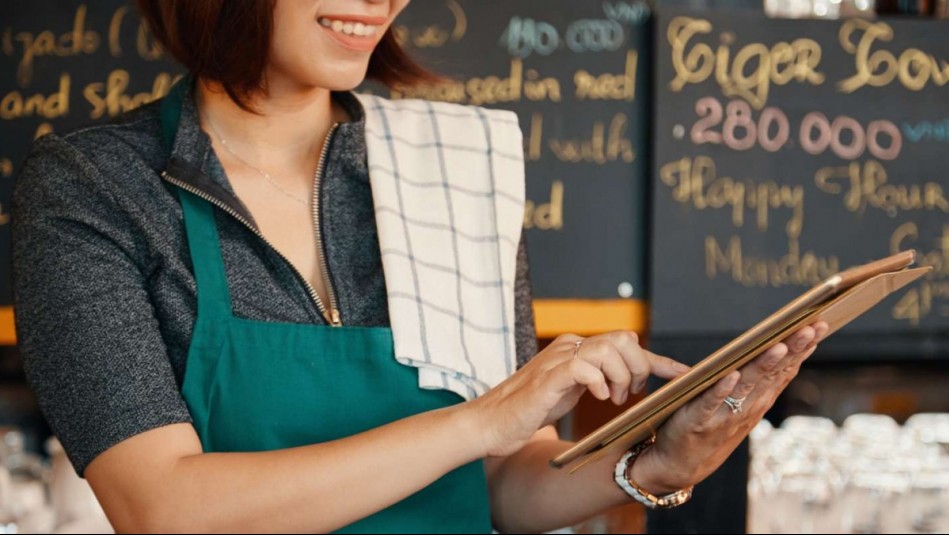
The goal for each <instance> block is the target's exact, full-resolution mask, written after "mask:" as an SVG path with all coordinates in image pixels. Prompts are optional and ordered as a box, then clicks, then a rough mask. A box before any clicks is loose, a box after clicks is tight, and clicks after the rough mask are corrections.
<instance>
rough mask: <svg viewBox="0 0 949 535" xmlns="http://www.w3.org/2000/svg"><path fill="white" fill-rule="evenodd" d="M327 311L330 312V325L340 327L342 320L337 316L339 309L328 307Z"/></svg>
mask: <svg viewBox="0 0 949 535" xmlns="http://www.w3.org/2000/svg"><path fill="white" fill-rule="evenodd" d="M329 313H330V325H332V326H333V327H342V326H343V321H342V320H341V319H340V318H339V310H336V309H335V308H330V310H329Z"/></svg>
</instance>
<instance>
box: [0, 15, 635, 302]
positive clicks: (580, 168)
mask: <svg viewBox="0 0 949 535" xmlns="http://www.w3.org/2000/svg"><path fill="white" fill-rule="evenodd" d="M649 17H650V12H649V10H648V8H647V7H646V4H645V3H640V2H627V1H606V2H572V1H567V0H561V1H557V2H543V3H538V2H532V1H527V0H517V1H510V2H504V3H490V4H489V3H485V2H478V1H474V0H416V1H415V2H412V3H411V4H410V5H409V7H408V8H407V9H406V11H405V12H404V13H403V14H402V15H401V16H400V18H399V19H398V20H397V21H396V25H395V32H396V34H397V36H398V37H399V39H400V40H401V41H402V42H403V43H404V45H405V46H406V47H407V48H408V49H409V51H410V52H411V53H412V54H414V55H415V56H417V57H419V58H420V59H421V60H422V63H423V64H424V65H426V66H428V67H430V68H431V69H433V70H434V71H436V72H437V73H439V74H442V75H444V76H446V78H447V80H448V81H447V82H446V83H445V84H441V85H438V86H434V87H428V88H424V89H415V90H408V89H404V88H403V89H401V90H396V91H391V90H388V89H385V88H381V87H379V86H371V85H370V86H367V87H366V88H364V89H365V90H370V91H372V92H375V93H377V94H381V95H383V96H386V97H391V98H409V97H414V98H428V99H435V100H444V101H450V102H457V103H462V104H472V105H479V106H487V107H497V108H505V109H510V110H513V111H515V112H517V114H518V116H519V118H520V122H521V127H522V130H523V133H524V147H523V150H524V155H525V160H526V166H527V199H528V200H527V207H526V211H525V215H524V224H525V227H526V228H527V235H528V238H527V239H528V242H529V249H530V255H531V260H532V262H531V264H532V280H533V283H534V290H535V295H536V297H539V298H578V297H582V298H617V297H620V298H642V297H643V296H644V294H645V289H646V288H645V282H644V272H645V266H644V262H645V260H644V256H645V255H644V227H645V221H646V216H645V212H644V209H645V206H644V205H645V195H646V194H645V191H646V190H645V183H646V175H647V161H648V158H647V148H646V141H645V140H646V124H647V119H648V107H647V102H648V96H649V95H648V83H647V76H648V69H649V62H648V58H649V39H648V34H647V31H646V30H647V22H648V19H649ZM0 32H2V33H0V72H3V73H5V75H4V76H3V77H0V124H2V131H0V307H2V306H6V305H9V304H10V303H11V302H12V295H11V290H10V260H9V259H10V230H9V229H10V227H9V222H10V221H9V219H10V215H9V203H10V193H11V190H12V187H13V178H14V176H15V175H16V173H17V171H18V169H19V166H20V164H21V162H22V160H23V158H24V157H25V156H26V154H27V152H28V151H29V147H30V144H31V142H32V140H33V139H34V138H35V137H37V136H39V135H42V134H43V133H46V132H50V131H57V132H63V131H68V130H71V129H73V128H76V127H78V126H81V125H85V124H91V123H95V122H102V121H107V120H109V119H110V118H112V117H114V116H116V115H118V114H120V113H122V112H124V111H126V110H128V109H131V108H133V107H135V106H138V105H141V104H142V103H144V102H148V101H150V100H152V99H155V98H158V97H160V96H162V95H163V94H164V93H165V92H166V91H167V89H168V87H169V86H170V85H171V84H172V83H173V81H174V80H175V77H176V76H177V75H178V74H179V73H180V72H181V68H180V66H176V65H174V64H173V63H171V62H170V61H168V60H167V58H166V57H165V55H164V54H163V52H162V50H161V49H160V48H159V47H158V46H157V44H156V42H155V41H154V38H153V37H152V36H151V35H150V34H149V32H148V31H147V30H146V29H145V27H144V26H143V24H142V23H141V21H140V20H139V17H138V15H137V12H136V9H135V8H134V6H133V5H132V4H131V3H129V2H126V1H120V0H108V1H106V0H103V1H101V2H95V3H80V2H71V1H63V0H60V1H53V0H38V1H37V2H29V3H24V2H12V3H8V4H5V5H4V7H3V19H2V23H0ZM518 149H520V148H518Z"/></svg>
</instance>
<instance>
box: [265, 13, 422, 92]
mask: <svg viewBox="0 0 949 535" xmlns="http://www.w3.org/2000/svg"><path fill="white" fill-rule="evenodd" d="M408 3H409V0H277V1H276V6H275V7H274V26H273V39H272V41H271V45H270V57H269V64H268V66H267V81H268V85H269V87H270V89H271V90H273V89H277V87H278V86H279V87H283V88H287V89H306V88H311V87H322V88H325V89H331V90H336V91H343V90H349V89H352V88H354V87H356V86H357V85H359V84H360V83H361V82H362V81H363V79H364V78H365V77H366V70H367V68H368V66H369V56H370V55H371V54H372V51H373V49H375V47H376V45H377V44H378V43H379V40H380V39H382V35H383V33H385V31H386V30H387V29H388V28H389V26H390V25H391V24H392V21H393V19H395V17H396V15H398V14H399V12H400V11H402V9H403V8H404V7H405V6H406V5H407V4H408Z"/></svg>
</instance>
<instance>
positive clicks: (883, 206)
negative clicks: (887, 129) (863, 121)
mask: <svg viewBox="0 0 949 535" xmlns="http://www.w3.org/2000/svg"><path fill="white" fill-rule="evenodd" d="M888 180H889V177H888V176H887V172H886V169H885V168H884V167H883V165H882V164H880V162H878V161H876V160H869V161H867V162H864V163H860V162H851V163H850V164H849V165H846V166H839V167H822V168H820V169H819V170H818V171H817V173H816V174H815V175H814V182H815V183H816V184H817V188H818V189H820V190H821V191H823V192H826V193H830V194H833V195H842V199H841V200H842V201H843V205H844V208H846V209H847V211H848V212H853V213H858V214H862V213H864V212H865V211H866V209H867V208H874V209H877V210H882V211H884V212H886V214H887V215H889V216H890V217H896V216H897V215H899V213H900V212H901V211H902V212H910V211H918V210H923V211H938V212H943V213H949V201H947V200H946V194H945V191H943V187H942V184H939V183H937V182H925V183H923V184H912V183H911V184H890V183H888V182H887V181H888ZM841 182H843V183H844V185H841ZM844 186H846V190H845V189H844Z"/></svg>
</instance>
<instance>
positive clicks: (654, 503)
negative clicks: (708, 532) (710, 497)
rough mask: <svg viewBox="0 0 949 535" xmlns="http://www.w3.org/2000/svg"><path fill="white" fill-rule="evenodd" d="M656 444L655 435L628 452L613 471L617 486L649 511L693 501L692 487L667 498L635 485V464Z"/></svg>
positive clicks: (667, 495) (668, 495)
mask: <svg viewBox="0 0 949 535" xmlns="http://www.w3.org/2000/svg"><path fill="white" fill-rule="evenodd" d="M655 443H656V436H655V435H653V436H652V437H650V438H648V439H646V440H644V441H642V442H640V443H639V444H636V445H635V446H633V447H632V448H631V449H630V450H629V451H627V452H626V453H625V454H624V455H623V456H622V457H620V460H619V461H618V462H617V463H616V468H615V469H614V470H613V479H614V480H615V481H616V484H617V485H619V488H621V489H623V491H624V492H625V493H626V494H628V495H629V497H630V498H632V499H634V500H636V501H637V502H639V503H641V504H643V505H645V506H646V508H648V509H670V508H672V507H678V506H680V505H682V504H683V503H685V502H687V501H689V500H690V499H692V487H689V488H686V489H682V490H677V491H675V492H673V493H671V494H666V495H665V496H656V495H655V494H652V493H650V492H649V491H647V490H645V489H643V488H642V487H640V486H639V485H637V484H636V483H634V482H633V480H632V478H631V477H630V476H631V475H632V472H633V463H635V462H636V459H637V458H638V457H639V455H640V454H641V453H642V452H644V451H646V450H647V449H649V448H650V447H652V445H653V444H655Z"/></svg>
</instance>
